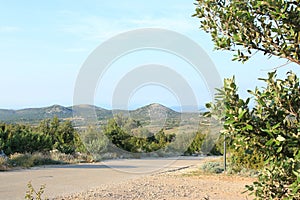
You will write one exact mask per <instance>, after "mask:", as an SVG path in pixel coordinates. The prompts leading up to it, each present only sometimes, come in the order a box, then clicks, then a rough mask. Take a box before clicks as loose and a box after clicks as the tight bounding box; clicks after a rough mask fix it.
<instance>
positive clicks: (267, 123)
mask: <svg viewBox="0 0 300 200" xmlns="http://www.w3.org/2000/svg"><path fill="white" fill-rule="evenodd" d="M194 16H196V17H198V18H199V19H200V23H201V27H200V28H201V29H203V30H204V31H206V32H208V33H210V34H211V36H212V39H213V41H214V42H215V46H216V48H217V49H223V50H231V51H235V52H236V53H237V54H236V55H235V57H234V59H233V60H238V61H242V62H245V61H247V60H248V59H249V58H250V57H252V56H253V55H254V54H255V53H256V52H258V51H261V52H263V53H264V55H268V56H270V57H271V56H279V57H281V58H285V59H287V61H288V62H287V63H290V62H293V63H296V64H300V59H299V58H300V18H299V16H300V1H299V0H291V1H275V0H266V1H257V0H250V1H237V0H230V1H215V0H198V1H197V8H196V14H195V15H194ZM261 80H262V81H264V82H265V83H266V86H265V87H264V88H256V89H255V90H254V91H248V92H249V93H250V94H251V95H252V97H253V99H254V101H255V107H254V108H251V107H250V106H249V102H250V98H247V99H246V100H243V99H241V98H240V97H239V95H238V93H237V85H236V84H235V80H234V78H232V79H225V80H224V87H223V88H222V89H219V90H218V91H219V95H218V96H217V99H216V100H217V101H216V104H208V107H209V108H210V109H211V114H214V113H215V114H216V116H218V119H220V120H222V121H223V122H224V126H223V128H224V130H223V131H222V132H223V134H224V135H225V136H226V137H227V143H228V144H229V146H230V148H231V149H232V152H233V154H232V164H233V165H234V166H235V167H238V168H242V167H249V168H260V169H261V171H260V175H259V179H258V181H257V182H254V184H253V185H251V186H248V187H247V188H248V189H249V190H250V191H253V194H254V195H255V196H256V198H257V199H300V148H299V146H300V117H299V116H300V115H299V113H300V99H299V94H300V92H299V91H300V82H299V78H298V77H297V76H296V74H294V73H292V72H288V73H287V77H286V78H285V79H277V78H276V72H270V73H269V74H268V78H265V79H261Z"/></svg>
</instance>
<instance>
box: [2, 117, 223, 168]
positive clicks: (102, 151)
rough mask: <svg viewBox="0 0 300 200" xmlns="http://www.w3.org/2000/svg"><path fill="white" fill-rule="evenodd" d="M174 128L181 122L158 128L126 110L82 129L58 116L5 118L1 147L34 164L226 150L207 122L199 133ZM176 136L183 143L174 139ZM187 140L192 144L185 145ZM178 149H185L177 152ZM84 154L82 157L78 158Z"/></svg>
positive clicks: (17, 160)
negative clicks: (22, 120) (29, 120)
mask: <svg viewBox="0 0 300 200" xmlns="http://www.w3.org/2000/svg"><path fill="white" fill-rule="evenodd" d="M172 128H175V129H176V128H177V125H174V127H169V126H168V127H165V128H162V129H160V130H159V131H157V132H154V131H153V130H149V129H148V128H147V126H143V125H142V123H141V122H140V121H139V120H134V119H132V118H129V117H126V116H124V115H122V114H117V115H115V117H114V118H111V119H110V120H108V122H107V123H106V124H104V125H101V126H100V127H96V126H90V127H87V128H79V129H75V128H74V127H73V125H72V123H71V121H68V120H60V119H58V118H57V117H54V118H52V119H45V120H42V121H41V122H40V123H39V124H38V125H37V126H34V125H28V124H7V123H1V124H0V150H2V151H3V152H4V153H5V154H6V155H7V156H8V157H9V158H10V161H9V162H6V161H5V160H3V159H2V161H1V162H2V164H3V163H6V164H7V163H8V164H12V165H17V166H23V167H31V166H34V165H40V164H55V163H60V162H57V161H62V162H65V163H68V162H76V161H74V160H77V161H79V162H82V161H89V160H93V159H92V158H91V156H93V157H94V160H99V159H104V158H116V157H124V155H126V156H127V155H128V157H132V156H133V155H134V154H136V153H138V154H140V155H139V156H138V157H140V156H141V154H143V155H144V156H146V154H147V153H152V152H153V153H154V154H149V155H150V156H152V155H157V156H167V155H182V153H184V154H185V155H192V154H217V155H219V154H220V151H219V149H220V146H218V145H215V144H214V143H215V140H216V138H213V137H210V132H209V131H208V130H209V127H202V129H201V130H200V129H199V130H198V132H197V133H190V134H187V133H184V132H183V133H177V132H176V134H175V133H172V130H173V129H172ZM175 129H174V130H175ZM166 130H167V131H168V133H166ZM190 136H192V137H190ZM193 136H194V137H193ZM176 139H178V140H177V143H176V142H174V140H176ZM191 139H192V140H191ZM183 142H184V143H186V144H187V145H188V146H186V147H184V145H183ZM170 144H172V145H170ZM174 144H175V145H174ZM181 146H183V147H184V148H185V149H183V150H184V151H182V149H181V148H182V147H181ZM178 149H180V151H178V154H176V151H177V150H178ZM166 152H168V153H169V154H166ZM78 155H80V156H81V157H80V158H78ZM149 155H147V156H149ZM135 156H136V155H134V157H135ZM1 162H0V165H1Z"/></svg>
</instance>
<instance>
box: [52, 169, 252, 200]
mask: <svg viewBox="0 0 300 200" xmlns="http://www.w3.org/2000/svg"><path fill="white" fill-rule="evenodd" d="M195 170H197V169H196V167H195V166H194V167H189V168H185V169H182V170H176V171H171V172H163V173H157V174H152V175H148V176H143V177H139V178H137V179H132V180H128V181H124V182H120V183H117V184H110V185H104V186H102V187H97V188H93V189H91V190H89V191H85V192H81V193H77V194H71V195H68V196H64V197H62V196H61V197H57V198H54V199H56V200H58V199H64V200H71V199H72V200H83V199H92V200H96V199H103V200H115V199H120V200H133V199H139V200H143V199H145V200H226V199H228V200H243V199H249V200H250V199H253V197H250V196H248V195H247V194H243V193H242V192H243V191H245V185H247V184H251V183H252V182H253V181H254V180H255V179H253V178H246V177H239V176H230V175H226V174H219V175H213V174H204V173H191V172H193V171H195Z"/></svg>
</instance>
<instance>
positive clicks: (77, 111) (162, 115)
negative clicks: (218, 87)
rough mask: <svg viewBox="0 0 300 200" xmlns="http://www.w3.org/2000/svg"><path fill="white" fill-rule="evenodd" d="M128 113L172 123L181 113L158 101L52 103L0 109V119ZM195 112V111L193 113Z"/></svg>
mask: <svg viewBox="0 0 300 200" xmlns="http://www.w3.org/2000/svg"><path fill="white" fill-rule="evenodd" d="M117 113H120V114H123V115H125V116H128V115H130V117H131V118H134V119H137V120H140V121H141V122H144V123H146V122H149V121H152V122H159V121H161V120H165V119H167V120H169V121H172V123H175V122H176V121H178V120H180V117H181V113H179V112H176V111H174V110H172V109H170V108H168V107H166V106H163V105H161V104H158V103H154V104H150V105H147V106H144V107H141V108H138V109H136V110H130V111H127V110H107V109H104V108H100V107H97V106H93V105H75V106H71V107H64V106H61V105H52V106H49V107H42V108H26V109H21V110H6V109H0V121H2V122H7V123H30V124H37V123H39V122H40V121H41V120H43V119H47V118H53V117H54V116H57V117H58V118H60V119H70V120H74V121H76V120H79V121H80V120H82V119H87V118H95V115H96V116H97V120H99V121H102V120H106V119H109V118H112V117H113V115H114V114H117ZM194 114H195V113H194Z"/></svg>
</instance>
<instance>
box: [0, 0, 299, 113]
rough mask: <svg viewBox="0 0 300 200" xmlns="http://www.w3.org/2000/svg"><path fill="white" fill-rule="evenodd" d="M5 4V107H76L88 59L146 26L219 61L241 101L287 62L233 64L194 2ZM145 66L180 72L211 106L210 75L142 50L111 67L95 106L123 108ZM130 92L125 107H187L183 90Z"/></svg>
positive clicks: (1, 46)
mask: <svg viewBox="0 0 300 200" xmlns="http://www.w3.org/2000/svg"><path fill="white" fill-rule="evenodd" d="M0 3H1V4H0V5H1V6H0V56H1V57H0V58H1V59H0V69H1V72H0V77H1V78H0V91H1V92H2V95H1V98H0V108H5V109H20V108H27V107H46V106H50V105H53V104H60V105H64V106H72V105H73V103H74V90H75V86H76V81H77V77H78V75H79V73H80V72H81V69H82V66H83V64H84V63H85V61H86V60H87V59H88V57H89V55H90V54H91V53H92V52H93V51H94V50H95V49H96V48H97V47H98V46H99V45H101V44H103V43H104V42H105V41H107V40H109V39H110V38H113V37H115V36H118V34H120V33H124V32H126V31H131V30H136V29H140V28H161V29H167V30H171V31H176V32H178V33H180V34H182V35H184V36H186V37H188V38H189V39H191V40H193V41H195V42H196V43H197V44H198V45H199V46H201V47H202V48H203V49H204V50H205V52H206V53H207V54H208V56H209V57H210V59H211V60H212V61H213V63H214V65H215V67H216V69H217V71H218V73H219V76H220V77H221V79H223V78H228V77H231V76H233V75H235V77H236V81H237V84H238V86H239V90H240V94H241V96H242V97H246V96H247V92H246V90H248V89H254V88H255V86H261V85H262V82H261V81H258V80H257V78H259V77H266V75H267V72H268V71H271V69H273V68H275V67H277V66H279V65H281V64H283V63H284V62H285V60H283V59H278V58H272V59H268V58H266V57H264V56H263V55H260V54H256V55H255V57H254V58H252V59H251V60H250V61H248V62H246V63H245V64H242V63H239V62H233V61H231V59H232V54H231V53H229V52H226V51H216V50H214V45H213V43H212V42H211V38H210V35H209V34H207V33H204V32H203V31H201V30H200V29H199V21H198V20H197V18H193V17H191V15H192V14H193V13H194V9H195V6H194V5H193V3H194V1H192V0H185V1H182V0H172V1H171V0H164V1H161V0H153V1H140V0H115V1H97V0H88V1H85V2H83V1H71V0H52V1H34V0H28V1H17V0H11V1H4V0H0ZM162 42H163V41H162ZM145 64H159V65H164V66H168V67H169V68H171V69H173V70H175V71H176V72H177V73H178V74H181V76H182V78H183V79H185V80H186V81H187V82H188V84H189V85H190V87H191V88H192V89H193V91H194V95H195V98H196V101H197V105H198V106H201V105H204V104H205V103H206V102H209V101H211V96H210V95H209V91H208V89H207V87H206V84H205V77H200V76H197V73H195V71H193V70H194V69H193V68H192V67H191V66H190V64H189V63H188V62H186V61H184V60H182V59H181V58H180V57H178V56H176V55H174V54H170V53H168V52H164V51H159V50H157V49H156V50H155V49H154V50H153V49H152V50H149V49H142V50H139V51H136V52H131V53H129V54H127V55H123V56H120V58H119V59H117V60H114V61H113V62H112V64H111V65H110V66H109V68H108V69H107V70H106V71H105V74H104V75H103V76H101V77H99V80H98V85H96V86H95V93H94V104H96V105H97V106H101V107H105V108H112V107H117V106H118V105H114V104H113V98H114V90H115V87H116V86H117V85H118V83H120V80H122V78H124V77H126V76H127V75H128V74H129V73H130V72H131V71H132V70H134V69H135V68H136V67H139V66H142V65H145ZM298 68H299V67H297V66H295V65H292V64H291V65H288V66H286V67H282V68H280V69H278V74H279V75H278V76H279V77H284V74H285V73H286V72H287V71H289V70H293V71H294V72H296V73H299V69H298ZM166 77H167V75H166ZM171 78H172V77H171ZM171 78H170V77H169V79H171ZM87 81H88V80H87ZM130 94H131V95H130V98H129V99H125V102H126V103H127V106H128V108H131V109H133V108H136V107H139V106H142V105H146V104H149V103H154V102H157V103H162V104H164V105H166V106H170V107H172V106H180V105H181V103H180V99H179V97H178V95H177V94H176V92H175V93H174V91H172V90H170V88H169V87H168V86H166V85H162V84H157V83H149V84H146V85H137V86H136V88H135V90H133V91H131V93H130ZM82 103H84V102H82ZM86 103H91V102H86ZM186 106H187V105H186Z"/></svg>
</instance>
